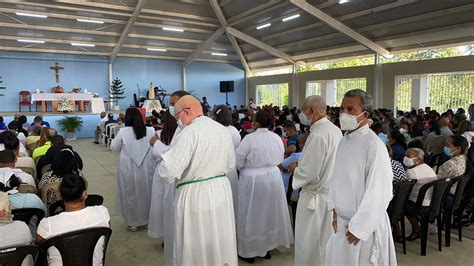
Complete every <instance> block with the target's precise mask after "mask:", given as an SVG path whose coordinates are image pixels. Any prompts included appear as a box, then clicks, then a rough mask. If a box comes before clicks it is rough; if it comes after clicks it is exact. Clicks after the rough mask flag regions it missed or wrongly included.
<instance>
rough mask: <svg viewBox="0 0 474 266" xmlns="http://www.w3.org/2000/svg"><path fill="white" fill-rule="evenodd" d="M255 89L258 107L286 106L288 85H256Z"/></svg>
mask: <svg viewBox="0 0 474 266" xmlns="http://www.w3.org/2000/svg"><path fill="white" fill-rule="evenodd" d="M256 89H257V104H258V105H260V106H263V105H269V104H273V105H277V106H280V107H282V106H284V105H288V94H289V89H288V83H277V84H264V85H257V88H256Z"/></svg>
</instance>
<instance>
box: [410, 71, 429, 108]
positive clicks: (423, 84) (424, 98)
mask: <svg viewBox="0 0 474 266" xmlns="http://www.w3.org/2000/svg"><path fill="white" fill-rule="evenodd" d="M426 106H428V75H427V74H422V75H419V77H417V78H414V79H412V82H411V107H414V108H416V109H418V108H425V107H426Z"/></svg>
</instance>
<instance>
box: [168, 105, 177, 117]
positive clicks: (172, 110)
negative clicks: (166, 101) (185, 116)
mask: <svg viewBox="0 0 474 266" xmlns="http://www.w3.org/2000/svg"><path fill="white" fill-rule="evenodd" d="M168 110H169V111H170V114H171V115H172V116H176V113H175V111H174V106H172V105H170V107H169V109H168Z"/></svg>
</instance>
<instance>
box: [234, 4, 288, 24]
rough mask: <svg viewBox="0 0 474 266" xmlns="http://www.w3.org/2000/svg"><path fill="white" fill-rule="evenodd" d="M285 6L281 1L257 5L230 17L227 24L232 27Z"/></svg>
mask: <svg viewBox="0 0 474 266" xmlns="http://www.w3.org/2000/svg"><path fill="white" fill-rule="evenodd" d="M284 5H286V2H285V1H282V0H270V1H269V2H267V3H264V4H262V5H258V6H256V7H254V8H251V9H247V10H246V11H244V12H242V13H240V14H237V15H235V16H233V17H230V18H229V19H228V22H229V26H233V25H236V24H239V23H242V22H244V21H246V20H249V19H250V18H253V17H256V16H259V15H260V14H262V13H265V12H268V11H270V10H273V9H275V8H279V7H282V6H284Z"/></svg>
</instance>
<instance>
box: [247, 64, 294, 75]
mask: <svg viewBox="0 0 474 266" xmlns="http://www.w3.org/2000/svg"><path fill="white" fill-rule="evenodd" d="M290 73H293V67H292V66H286V67H282V68H273V69H272V68H270V69H263V70H259V71H253V73H252V76H253V77H259V76H272V75H280V74H290Z"/></svg>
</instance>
